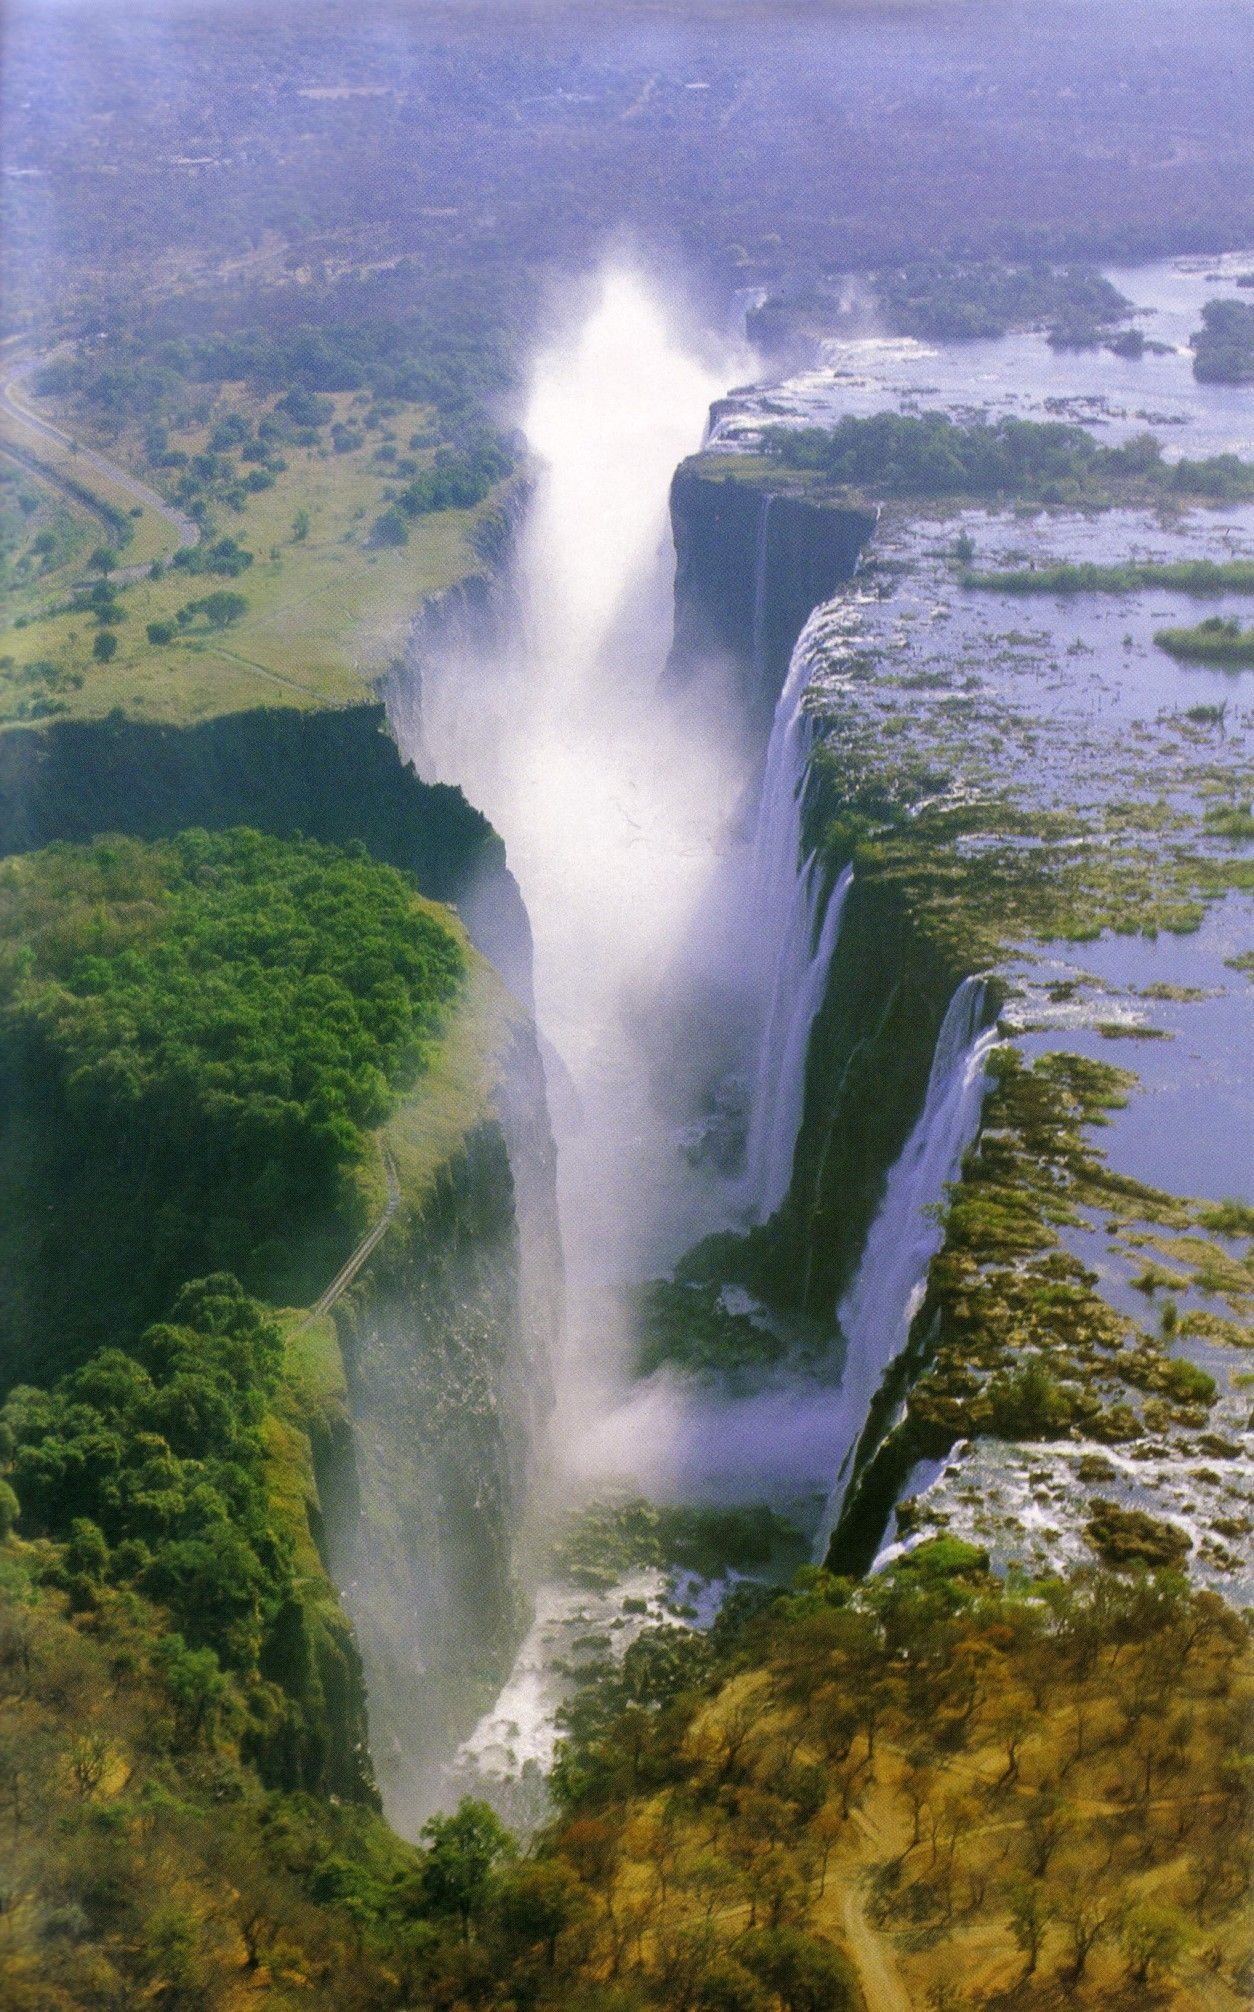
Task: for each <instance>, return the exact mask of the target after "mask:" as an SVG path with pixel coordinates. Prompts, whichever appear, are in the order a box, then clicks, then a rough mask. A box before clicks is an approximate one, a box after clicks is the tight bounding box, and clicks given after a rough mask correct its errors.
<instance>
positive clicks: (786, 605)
mask: <svg viewBox="0 0 1254 2012" xmlns="http://www.w3.org/2000/svg"><path fill="white" fill-rule="evenodd" d="M671 526H672V531H673V534H674V540H675V639H674V643H673V645H672V648H671V654H670V659H669V662H668V664H667V669H666V677H667V680H668V681H669V682H673V683H677V684H678V683H683V682H685V681H686V680H687V679H689V678H691V677H693V676H694V675H696V674H698V673H699V672H700V671H701V670H703V669H704V668H706V667H709V666H715V667H718V668H721V669H726V668H730V669H731V670H732V671H733V674H734V678H735V683H736V686H737V689H738V690H739V693H740V696H741V699H742V701H743V705H744V711H745V716H746V725H747V729H748V731H749V733H750V735H751V737H752V739H753V740H754V741H755V742H759V741H761V742H764V741H765V738H766V736H767V735H769V732H770V722H771V716H772V714H773V712H774V710H775V701H776V700H777V698H778V697H779V693H780V688H781V687H782V685H783V682H784V679H785V678H786V676H787V674H788V663H789V659H790V657H791V656H792V652H793V646H794V644H795V643H796V640H797V637H798V636H799V635H800V634H801V631H802V629H803V628H804V626H805V623H806V620H807V617H808V616H809V615H810V613H811V611H812V610H813V609H814V608H816V607H818V606H819V604H820V603H821V602H823V601H826V600H828V599H830V597H831V596H832V595H833V594H834V593H835V592H836V589H837V588H838V587H839V586H840V585H841V584H842V583H843V582H844V581H846V580H849V579H851V578H852V577H853V573H854V569H855V567H856V566H857V563H858V557H859V554H860V553H861V551H862V548H863V546H864V545H865V543H866V541H867V539H868V538H869V537H870V535H871V533H872V531H873V530H874V528H875V514H874V512H873V511H871V510H865V509H854V508H848V507H845V506H842V505H837V504H820V503H812V502H809V501H807V500H806V499H805V498H804V497H797V496H789V495H785V494H781V493H777V492H775V491H772V490H770V489H769V488H767V487H763V486H759V485H758V484H756V483H752V482H746V481H743V480H740V479H738V478H737V477H735V476H730V475H716V474H710V473H707V472H706V471H705V470H704V469H702V468H700V467H698V466H694V465H693V464H692V463H687V462H686V463H685V464H684V465H683V466H682V467H681V468H680V469H679V470H678V471H677V472H676V475H675V479H674V481H673V483H672V485H671Z"/></svg>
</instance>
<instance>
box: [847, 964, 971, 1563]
mask: <svg viewBox="0 0 1254 2012" xmlns="http://www.w3.org/2000/svg"><path fill="white" fill-rule="evenodd" d="M986 997H987V994H986V987H985V985H984V982H983V980H982V979H979V978H964V979H963V981H962V983H961V985H959V987H958V989H957V991H956V992H955V993H954V996H953V998H952V999H951V1000H950V1002H949V1007H948V1010H947V1011H946V1014H945V1018H944V1020H943V1021H942V1023H941V1030H940V1033H939V1035H938V1036H937V1041H936V1053H935V1055H934V1056H933V1058H932V1069H931V1074H930V1076H929V1078H928V1085H927V1096H926V1098H925V1099H924V1104H923V1110H922V1112H921V1113H920V1116H919V1120H918V1123H917V1124H916V1125H915V1127H914V1130H913V1131H912V1132H911V1134H910V1137H909V1138H908V1139H907V1141H906V1143H905V1146H904V1148H903V1149H902V1152H901V1154H900V1156H899V1157H898V1159H897V1160H896V1162H895V1164H894V1165H893V1168H892V1171H891V1172H890V1174H889V1176H888V1185H887V1187H886V1188H885V1191H884V1200H883V1202H882V1203H881V1205H880V1209H879V1213H878V1214H877V1216H876V1218H875V1220H874V1222H873V1223H872V1225H871V1229H870V1233H869V1235H868V1236H867V1241H866V1249H865V1250H864V1251H863V1253H862V1259H861V1262H860V1264H859V1266H858V1270H857V1275H856V1276H855V1278H854V1281H853V1284H852V1286H851V1287H850V1289H849V1292H848V1293H847V1294H846V1296H845V1298H844V1300H843V1301H842V1302H841V1306H840V1316H839V1317H840V1325H841V1329H842V1331H843V1333H844V1335H845V1339H846V1342H847V1344H848V1354H847V1356H846V1360H845V1374H844V1377H843V1380H842V1384H841V1389H842V1393H843V1394H844V1396H845V1398H846V1402H847V1407H848V1417H849V1423H850V1436H849V1439H848V1443H847V1445H846V1447H845V1449H844V1451H843V1455H842V1457H841V1461H840V1466H839V1469H838V1472H837V1479H836V1484H835V1486H834V1488H833V1489H832V1492H831V1495H830V1496H829V1498H828V1502H827V1507H826V1509H825V1511H824V1514H823V1520H822V1523H821V1525H820V1528H819V1536H818V1542H817V1545H816V1550H815V1556H816V1557H818V1558H822V1557H823V1556H824V1555H825V1553H826V1550H827V1546H828V1543H829V1541H830V1538H831V1534H832V1531H833V1529H834V1528H835V1526H836V1521H837V1518H838V1517H839V1515H840V1507H841V1503H842V1501H843V1499H844V1493H845V1488H846V1485H847V1483H848V1478H849V1466H850V1462H851V1459H852V1456H853V1450H854V1447H855V1446H856V1444H857V1439H858V1434H859V1432H860V1431H861V1428H862V1423H863V1421H864V1420H865V1418H866V1414H867V1410H868V1407H869V1405H870V1402H871V1399H872V1397H873V1396H874V1394H875V1392H876V1390H877V1389H878V1387H879V1385H880V1382H881V1381H882V1379H883V1376H884V1372H885V1370H886V1369H887V1367H888V1365H889V1363H890V1362H891V1361H892V1360H893V1358H894V1356H896V1355H898V1354H899V1353H900V1351H901V1349H902V1348H904V1346H905V1342H906V1337H907V1335H908V1334H909V1332H910V1323H911V1321H912V1320H913V1319H914V1316H915V1314H916V1313H917V1312H918V1310H919V1307H920V1305H921V1303H922V1299H923V1293H924V1290H925V1287H926V1282H927V1269H928V1266H929V1264H930V1263H931V1261H932V1259H933V1257H935V1255H936V1253H937V1251H938V1250H939V1249H940V1246H941V1239H942V1236H943V1231H942V1229H941V1225H940V1223H939V1222H938V1221H937V1219H936V1217H935V1215H934V1214H933V1213H932V1210H933V1208H934V1206H935V1204H936V1203H937V1202H940V1201H943V1199H944V1195H945V1188H946V1185H947V1183H948V1182H950V1181H952V1180H953V1179H954V1178H955V1177H956V1175H957V1172H958V1169H959V1167H960V1165H961V1163H962V1156H963V1154H964V1153H965V1151H966V1149H967V1147H968V1146H969V1145H970V1143H971V1141H972V1139H973V1138H974V1137H975V1134H976V1130H977V1127H978V1125H979V1122H980V1107H981V1105H982V1103H983V1100H984V1083H985V1078H984V1063H985V1059H986V1057H987V1055H988V1051H989V1049H990V1048H991V1047H992V1045H993V1043H994V1041H995V1040H996V1038H997V1030H996V1027H995V1026H993V1027H985V1026H984V1024H983V1023H984V1017H985V1010H986Z"/></svg>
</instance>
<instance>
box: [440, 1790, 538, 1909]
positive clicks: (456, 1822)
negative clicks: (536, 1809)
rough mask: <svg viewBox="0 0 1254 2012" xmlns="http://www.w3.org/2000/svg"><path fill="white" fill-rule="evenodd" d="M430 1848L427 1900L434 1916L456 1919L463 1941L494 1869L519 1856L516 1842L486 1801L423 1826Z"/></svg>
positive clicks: (464, 1803)
mask: <svg viewBox="0 0 1254 2012" xmlns="http://www.w3.org/2000/svg"><path fill="white" fill-rule="evenodd" d="M421 1834H422V1838H423V1841H424V1842H425V1844H426V1846H427V1856H426V1861H425V1863H424V1865H423V1868H422V1898H423V1902H424V1904H425V1906H426V1907H427V1909H428V1910H429V1911H430V1912H431V1913H432V1914H452V1915H456V1916H457V1918H458V1920H459V1921H460V1922H461V1930H462V1940H463V1942H467V1941H469V1939H470V1923H471V1919H472V1917H473V1916H474V1915H475V1914H477V1913H478V1912H479V1910H480V1908H481V1906H482V1904H483V1900H484V1897H485V1895H486V1893H487V1889H488V1883H489V1881H490V1879H491V1877H492V1873H493V1870H494V1868H495V1867H496V1866H497V1865H499V1864H500V1863H501V1861H502V1859H505V1858H509V1857H511V1856H512V1854H513V1852H514V1849H515V1847H514V1840H513V1838H512V1837H511V1836H510V1833H509V1832H508V1830H506V1828H505V1825H504V1824H503V1823H502V1822H501V1819H500V1817H499V1816H498V1815H497V1814H496V1811H495V1810H494V1809H492V1808H490V1807H489V1805H488V1804H487V1803H486V1802H476V1801H475V1800H474V1799H473V1798H472V1797H470V1796H467V1797H465V1798H464V1799H463V1801H462V1802H461V1804H460V1805H459V1807H458V1809H457V1810H456V1812H455V1814H454V1815H452V1816H433V1817H432V1818H431V1819H430V1820H429V1822H427V1823H425V1824H424V1825H423V1827H422V1833H421Z"/></svg>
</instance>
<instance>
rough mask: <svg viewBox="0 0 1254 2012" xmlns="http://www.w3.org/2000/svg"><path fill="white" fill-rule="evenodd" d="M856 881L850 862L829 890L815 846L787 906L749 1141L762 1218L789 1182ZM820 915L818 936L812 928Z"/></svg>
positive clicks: (749, 1186) (750, 1179)
mask: <svg viewBox="0 0 1254 2012" xmlns="http://www.w3.org/2000/svg"><path fill="white" fill-rule="evenodd" d="M852 884H853V868H852V867H851V866H847V867H846V868H845V870H844V872H843V873H842V874H841V875H840V877H839V879H838V880H837V882H836V884H835V886H834V887H832V888H830V890H829V889H825V887H824V884H823V874H822V869H821V867H820V865H819V862H818V859H817V857H816V856H815V855H814V854H813V853H811V855H810V857H809V859H808V860H807V861H806V863H805V865H804V866H803V867H802V869H801V872H800V873H799V874H798V876H797V880H796V885H795V888H794V891H793V897H792V900H791V902H790V903H789V906H788V910H787V916H786V921H785V925H784V929H783V931H782V932H781V936H780V943H779V948H778V952H777V955H776V961H775V977H774V983H773V985H772V988H771V1002H770V1007H769V1010H768V1012H767V1015H766V1022H765V1025H764V1027H763V1031H762V1039H761V1042H760V1044H759V1048H758V1063H757V1070H756V1074H755V1078H754V1087H753V1101H752V1104H751V1106H750V1120H749V1138H748V1144H747V1146H746V1148H745V1185H746V1193H747V1195H748V1197H749V1203H750V1209H751V1212H752V1216H753V1219H754V1221H755V1222H759V1223H764V1222H766V1220H767V1218H768V1217H770V1216H773V1215H774V1213H775V1211H776V1210H777V1209H778V1208H779V1207H780V1205H781V1203H782V1202H783V1200H784V1197H785V1196H786V1194H787V1193H788V1189H789V1185H790V1183H791V1181H792V1163H793V1155H794V1153H795V1151H796V1147H797V1134H798V1132H799V1131H800V1130H801V1116H802V1108H803V1105H804V1102H805V1071H806V1054H807V1052H808V1050H809V1046H810V1029H811V1027H812V1026H813V1025H814V1016H815V1014H816V1013H817V1012H818V1010H819V1007H820V1006H821V1005H822V1003H823V993H824V990H825V988H826V985H827V974H828V971H829V969H830V967H831V962H832V956H833V953H834V951H835V949H836V939H837V937H838V936H839V934H840V924H841V918H842V916H843V914H844V909H845V901H846V898H847V896H848V893H849V889H850V887H851V885H852ZM824 893H826V902H825V903H824V900H823V895H824ZM820 918H821V924H820V926H819V928H818V940H817V942H816V940H815V927H816V924H819V922H820Z"/></svg>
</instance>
